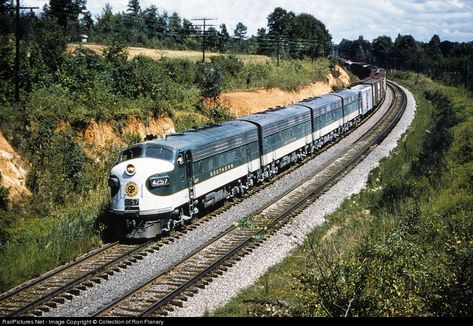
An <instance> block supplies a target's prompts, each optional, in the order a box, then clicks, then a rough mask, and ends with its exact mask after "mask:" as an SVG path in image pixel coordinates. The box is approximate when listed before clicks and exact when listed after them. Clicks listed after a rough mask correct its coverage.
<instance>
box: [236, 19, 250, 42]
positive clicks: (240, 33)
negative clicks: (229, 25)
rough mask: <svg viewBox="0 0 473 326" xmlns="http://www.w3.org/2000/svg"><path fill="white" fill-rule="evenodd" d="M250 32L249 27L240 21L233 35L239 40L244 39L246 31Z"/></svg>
mask: <svg viewBox="0 0 473 326" xmlns="http://www.w3.org/2000/svg"><path fill="white" fill-rule="evenodd" d="M247 32H248V27H246V26H245V25H244V24H243V23H241V22H239V23H238V24H237V25H236V27H235V30H234V31H233V36H234V38H235V39H236V40H237V41H242V40H244V39H245V38H246V33H247Z"/></svg>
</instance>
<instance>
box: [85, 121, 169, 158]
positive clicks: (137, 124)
mask: <svg viewBox="0 0 473 326" xmlns="http://www.w3.org/2000/svg"><path fill="white" fill-rule="evenodd" d="M172 132H175V130H174V123H173V122H172V120H171V119H170V118H168V117H158V118H157V117H154V116H153V115H151V114H150V115H149V116H148V119H146V121H142V119H140V118H137V117H129V118H128V120H127V122H126V123H125V124H124V125H123V126H118V125H117V124H116V123H113V122H96V121H92V122H91V123H89V125H88V126H87V128H86V129H85V130H84V131H83V132H82V134H81V135H79V137H78V140H79V143H80V144H81V145H82V148H83V149H84V151H85V152H86V154H87V155H88V156H89V157H91V158H95V157H96V153H98V152H101V151H102V150H104V149H106V148H110V147H112V146H115V147H124V146H126V145H127V144H126V142H127V140H128V139H133V138H134V139H136V138H139V139H140V140H143V139H144V138H145V137H146V135H149V134H153V135H157V136H163V135H165V134H169V133H172ZM127 138H128V139H127Z"/></svg>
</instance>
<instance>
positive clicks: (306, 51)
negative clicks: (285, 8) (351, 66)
mask: <svg viewBox="0 0 473 326" xmlns="http://www.w3.org/2000/svg"><path fill="white" fill-rule="evenodd" d="M285 36H286V37H287V39H289V40H290V41H291V42H292V43H291V46H290V53H291V55H292V56H293V57H296V58H303V57H310V58H316V57H320V56H326V55H329V54H330V48H331V43H332V42H331V40H332V37H331V35H330V34H329V33H328V31H327V29H326V28H325V25H324V24H323V23H322V22H321V21H319V20H318V19H317V18H315V17H314V16H312V15H310V14H304V13H303V14H300V15H297V16H296V17H294V18H293V19H292V20H291V22H290V23H289V26H288V27H287V28H286V31H285Z"/></svg>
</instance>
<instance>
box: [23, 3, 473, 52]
mask: <svg viewBox="0 0 473 326" xmlns="http://www.w3.org/2000/svg"><path fill="white" fill-rule="evenodd" d="M47 2H49V1H45V0H23V1H22V2H21V3H22V5H36V6H38V5H39V7H42V6H43V5H44V3H47ZM107 2H109V3H110V4H111V5H112V8H113V10H114V11H115V12H119V11H125V10H126V8H127V4H128V0H113V1H112V0H95V1H93V0H89V1H88V3H87V8H88V9H89V10H90V11H91V12H92V13H93V14H94V15H98V14H100V13H101V12H102V8H103V7H104V5H105V3H107ZM140 4H141V7H142V8H146V7H148V6H150V5H151V4H154V5H156V6H157V7H158V9H159V10H166V11H168V13H172V12H174V11H176V12H177V13H179V15H180V16H181V17H184V18H188V19H191V18H202V17H209V18H217V19H218V20H216V21H214V22H212V23H213V24H216V25H220V24H223V23H225V24H226V25H227V29H228V30H229V31H230V32H232V31H233V29H234V28H235V26H236V24H237V23H238V22H242V23H244V24H245V25H246V26H247V27H248V34H256V31H257V29H258V28H261V27H266V25H267V20H266V17H267V16H268V15H269V14H270V13H271V12H272V11H273V10H274V8H276V7H282V8H284V9H286V10H291V11H294V12H295V13H302V12H305V13H309V14H312V15H314V16H315V17H316V18H317V19H319V20H321V21H322V22H323V23H324V24H325V25H326V27H327V28H328V29H329V31H330V33H331V34H332V36H333V40H334V42H335V43H338V42H340V40H341V39H342V38H346V39H354V38H358V36H359V35H364V37H365V39H369V40H372V39H373V38H375V37H377V36H380V35H388V36H391V38H393V39H394V38H395V37H396V36H397V34H398V33H401V34H411V35H413V36H414V38H416V39H417V40H420V41H428V40H430V38H431V37H432V35H433V34H438V35H439V36H440V38H441V39H442V40H444V39H449V40H451V41H460V42H462V41H473V9H472V8H473V0H448V1H445V0H338V1H333V0H332V1H328V0H239V1H235V0H160V1H156V0H141V1H140Z"/></svg>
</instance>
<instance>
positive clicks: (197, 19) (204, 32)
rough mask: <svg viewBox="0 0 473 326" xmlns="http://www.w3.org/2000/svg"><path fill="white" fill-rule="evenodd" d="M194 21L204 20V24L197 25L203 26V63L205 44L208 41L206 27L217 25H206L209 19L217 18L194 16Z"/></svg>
mask: <svg viewBox="0 0 473 326" xmlns="http://www.w3.org/2000/svg"><path fill="white" fill-rule="evenodd" d="M191 20H192V21H202V22H203V24H202V25H197V26H201V27H202V34H203V35H202V63H205V46H206V44H205V43H206V41H207V30H206V29H205V28H206V27H215V25H206V22H207V21H210V20H217V19H215V18H194V19H191Z"/></svg>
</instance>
